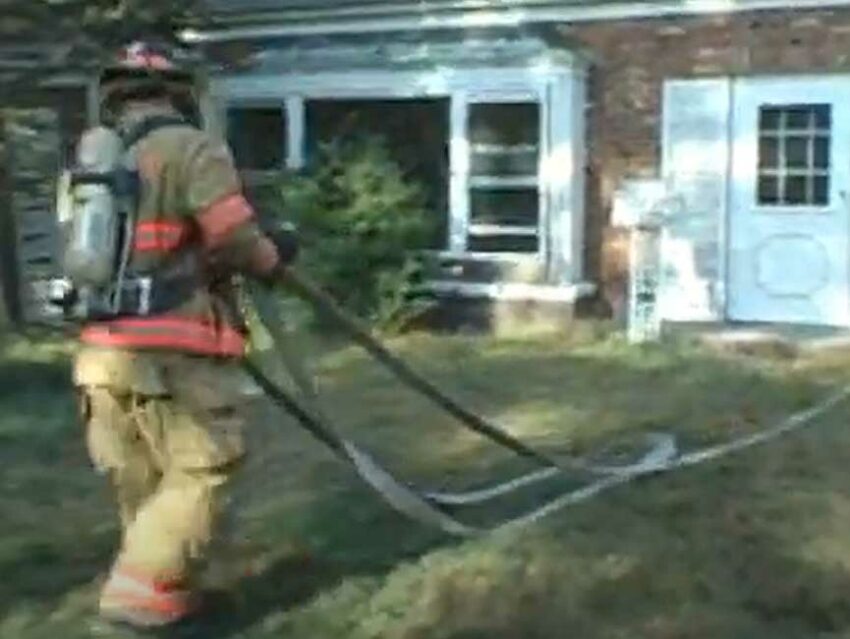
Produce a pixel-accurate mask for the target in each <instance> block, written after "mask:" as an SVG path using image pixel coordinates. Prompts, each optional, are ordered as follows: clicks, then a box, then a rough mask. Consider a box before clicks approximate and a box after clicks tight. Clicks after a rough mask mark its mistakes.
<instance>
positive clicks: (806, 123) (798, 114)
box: [785, 106, 813, 131]
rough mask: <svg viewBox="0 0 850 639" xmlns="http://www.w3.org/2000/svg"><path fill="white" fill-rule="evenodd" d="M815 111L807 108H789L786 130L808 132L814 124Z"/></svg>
mask: <svg viewBox="0 0 850 639" xmlns="http://www.w3.org/2000/svg"><path fill="white" fill-rule="evenodd" d="M812 111H813V109H812V107H806V106H795V107H789V108H788V109H787V110H786V116H785V117H786V120H785V128H786V129H796V130H798V131H799V130H801V129H802V130H806V129H809V128H810V127H811V125H812V124H813V112H812Z"/></svg>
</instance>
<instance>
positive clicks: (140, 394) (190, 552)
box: [74, 43, 296, 627]
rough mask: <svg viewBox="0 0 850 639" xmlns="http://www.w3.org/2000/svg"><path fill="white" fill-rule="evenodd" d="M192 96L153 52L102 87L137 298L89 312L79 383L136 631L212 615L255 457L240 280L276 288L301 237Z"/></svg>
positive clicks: (118, 615) (190, 85) (114, 575)
mask: <svg viewBox="0 0 850 639" xmlns="http://www.w3.org/2000/svg"><path fill="white" fill-rule="evenodd" d="M194 88H195V87H194V82H193V77H192V74H191V73H190V72H188V71H186V70H184V69H182V68H180V67H179V66H178V65H177V64H175V62H174V60H173V58H172V56H171V52H170V51H169V50H168V49H167V48H166V47H162V46H158V45H156V44H150V43H135V44H133V45H131V46H130V47H127V48H126V49H125V50H123V51H122V54H121V56H120V60H119V61H118V62H117V63H116V64H115V65H113V66H110V67H108V68H106V69H105V70H104V71H103V73H102V76H101V78H100V90H101V106H102V117H103V119H104V120H105V121H106V122H107V123H108V124H109V125H110V127H111V129H112V130H114V131H116V132H117V134H118V135H120V138H121V140H122V141H123V142H124V144H125V145H126V148H127V149H128V150H127V154H128V157H132V158H133V161H132V162H131V163H130V164H132V165H133V167H134V170H135V175H136V176H137V178H138V179H137V182H138V183H137V187H136V192H135V193H134V195H133V198H132V199H133V202H134V209H133V215H132V217H131V219H132V229H131V232H130V233H129V234H126V233H125V234H124V235H125V236H127V237H129V238H131V241H128V242H127V243H128V244H129V246H128V247H127V253H126V255H127V257H126V260H125V261H124V263H122V268H120V269H118V270H119V271H121V272H120V273H119V274H118V275H116V277H117V276H120V277H121V278H122V279H121V283H120V286H121V287H122V288H121V290H122V291H124V292H125V294H124V295H123V297H122V301H121V306H120V308H117V307H113V308H112V312H111V313H104V312H101V313H99V314H98V313H91V314H89V315H88V316H87V317H86V321H85V322H84V324H83V326H82V329H81V333H80V341H81V345H80V349H79V351H78V354H77V356H76V360H75V366H74V382H75V385H76V386H77V387H78V389H79V391H80V397H81V404H82V415H83V419H84V423H85V431H86V441H87V445H88V449H89V453H90V456H91V459H92V462H93V464H94V465H95V467H96V468H97V469H98V470H99V471H101V472H102V473H104V474H106V475H108V476H109V477H110V478H111V482H112V484H113V486H114V490H115V495H116V499H117V503H118V510H119V514H120V520H121V525H122V538H121V545H120V550H119V552H118V554H117V557H116V559H115V561H114V564H113V566H112V568H111V571H110V573H109V575H108V577H107V579H106V582H105V584H104V586H103V589H102V592H101V595H100V601H99V611H100V613H101V615H102V616H103V617H104V618H106V619H109V620H112V621H117V622H121V623H126V624H129V625H131V626H136V627H168V626H170V625H171V624H175V623H177V622H181V621H183V620H185V619H187V618H189V617H190V616H192V615H193V614H194V613H195V612H197V611H198V604H199V598H198V596H197V591H198V586H197V576H198V572H199V570H200V568H201V567H202V565H203V562H204V561H205V559H207V555H208V554H209V553H208V552H207V551H208V549H209V545H210V542H211V540H212V539H213V535H214V532H215V530H216V523H217V521H218V520H219V518H220V515H221V510H222V507H223V503H224V502H225V494H224V491H225V489H226V488H227V486H228V483H229V481H230V480H231V478H232V476H233V475H234V472H235V471H236V469H237V468H238V466H239V465H240V462H241V461H242V460H243V458H244V456H245V454H246V451H245V445H244V442H243V428H244V426H245V419H246V418H245V415H246V412H245V409H246V407H247V402H248V400H247V398H246V393H245V388H246V380H245V378H244V377H243V373H242V371H241V368H240V367H239V361H240V358H241V357H242V356H243V351H244V349H245V339H246V338H245V333H244V330H243V329H242V327H241V324H240V322H239V319H238V317H236V316H235V314H234V313H233V311H232V308H233V306H232V304H231V303H229V301H228V300H229V299H230V298H231V295H232V290H231V288H232V287H231V280H232V277H231V276H232V275H234V274H244V275H247V276H253V277H255V278H260V279H266V280H272V279H274V278H275V277H276V276H277V275H278V274H279V273H280V271H281V269H283V268H285V266H286V264H287V263H288V262H289V261H291V260H292V259H294V255H295V252H296V251H295V245H294V244H293V240H292V238H291V237H290V236H285V237H283V238H277V237H274V236H273V235H267V234H265V233H263V232H262V231H261V230H260V227H259V225H258V221H257V220H256V217H255V213H254V211H253V210H252V207H251V205H249V203H248V202H247V201H246V198H245V197H244V195H243V193H242V191H241V188H240V183H239V180H238V179H237V173H236V170H235V168H234V165H233V161H232V159H231V155H230V153H229V151H228V149H227V148H226V147H225V146H224V145H223V144H222V143H221V142H219V141H217V140H215V139H213V138H212V137H211V136H209V135H207V134H206V133H204V132H203V131H201V130H199V129H198V128H196V126H195V125H194V123H193V121H192V120H193V118H194V114H195V113H196V112H197V106H196V102H195V100H194V99H193V96H194ZM81 153H82V152H81ZM82 226H83V227H85V225H82ZM85 248H86V249H87V250H91V246H90V245H86V247H85ZM139 291H141V293H140V292H139Z"/></svg>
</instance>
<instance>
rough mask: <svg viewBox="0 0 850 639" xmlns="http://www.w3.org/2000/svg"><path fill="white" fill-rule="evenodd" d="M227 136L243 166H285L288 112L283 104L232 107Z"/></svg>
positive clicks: (258, 168)
mask: <svg viewBox="0 0 850 639" xmlns="http://www.w3.org/2000/svg"><path fill="white" fill-rule="evenodd" d="M227 139H228V142H229V143H230V148H231V149H232V151H233V156H234V158H235V160H236V166H237V167H239V168H240V169H249V170H266V171H267V170H276V169H282V168H283V167H284V164H285V158H286V115H285V111H284V110H283V107H233V108H231V109H229V110H228V112H227Z"/></svg>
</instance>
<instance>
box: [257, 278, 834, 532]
mask: <svg viewBox="0 0 850 639" xmlns="http://www.w3.org/2000/svg"><path fill="white" fill-rule="evenodd" d="M282 284H283V285H284V286H285V287H286V288H287V289H289V290H290V291H292V292H294V293H296V294H297V295H298V296H300V297H301V298H303V299H304V300H306V301H307V302H309V303H310V304H312V305H313V306H314V307H315V308H316V309H317V311H318V312H319V313H321V314H322V315H324V316H325V317H326V318H329V319H331V320H333V321H334V322H335V323H336V324H337V325H338V326H339V327H340V328H341V329H342V330H343V331H344V332H345V333H346V334H347V335H348V336H349V337H350V338H351V339H352V340H353V341H354V342H356V343H357V344H358V345H359V346H361V347H362V348H364V350H366V352H368V353H369V354H370V355H372V356H373V357H374V359H375V360H376V361H377V362H379V363H380V364H382V365H383V366H385V367H386V368H387V369H388V370H389V371H391V372H392V373H394V374H395V375H396V377H397V378H398V379H399V380H400V381H402V382H404V383H405V384H406V385H408V386H409V387H411V388H413V389H414V390H416V391H418V392H419V393H421V394H422V395H423V396H425V397H426V398H427V399H429V400H431V401H432V402H433V403H434V404H436V405H437V406H439V407H440V408H442V409H443V410H445V411H446V412H447V413H449V414H450V415H452V416H454V417H455V418H457V419H458V421H459V422H460V423H461V424H462V425H463V426H465V427H466V428H468V429H470V430H472V431H474V432H476V433H478V434H479V435H482V436H483V437H485V438H487V439H489V440H490V441H492V442H494V443H496V444H498V445H500V446H502V447H503V448H506V449H508V450H510V451H512V452H513V453H514V454H515V455H517V456H519V457H522V458H524V459H527V460H530V461H532V462H533V463H534V464H535V465H536V466H537V468H536V469H535V470H534V471H532V472H530V473H528V474H526V475H522V476H520V477H516V478H514V479H511V480H508V481H504V482H501V483H498V484H495V485H492V486H487V487H483V488H479V489H475V490H470V491H467V492H461V493H447V492H439V491H431V490H423V489H419V488H417V487H415V486H413V485H411V484H409V483H407V482H404V481H401V480H399V479H397V478H396V477H394V476H393V475H392V474H391V473H390V472H389V471H387V470H386V469H385V468H383V467H382V466H381V465H380V463H378V462H377V461H376V460H375V459H374V458H373V457H372V456H371V455H369V454H368V453H367V452H365V451H364V450H362V449H361V448H359V447H358V446H357V445H356V444H354V443H353V442H351V441H348V440H347V439H345V438H344V437H342V436H341V435H340V434H339V433H338V431H337V429H336V428H335V427H334V425H333V423H332V422H331V420H330V419H329V418H328V417H327V415H325V414H324V412H323V411H322V410H321V407H320V405H319V401H318V396H317V394H316V392H315V390H314V387H313V385H312V384H311V381H310V378H309V375H308V374H307V372H306V370H305V368H304V367H303V365H302V364H301V361H300V359H299V358H298V357H297V356H296V355H295V352H296V351H297V348H295V346H294V344H292V343H291V340H290V339H289V336H288V335H287V331H286V330H285V329H284V328H283V326H282V325H281V322H280V313H279V309H278V308H277V306H276V304H275V300H274V299H273V298H272V297H271V296H270V295H269V294H268V293H266V292H263V291H258V290H257V289H253V291H252V294H251V295H250V296H249V299H248V304H249V306H251V307H252V308H251V310H252V311H253V314H254V315H255V316H256V317H258V318H259V321H260V322H261V324H262V325H263V327H264V328H265V330H266V331H267V332H268V334H269V335H270V337H271V338H272V342H273V344H274V350H275V352H276V354H277V355H279V356H280V358H281V361H282V363H283V365H284V367H285V369H286V371H287V373H288V375H289V377H290V378H291V380H292V381H293V382H294V385H295V388H296V390H297V392H298V394H299V395H300V397H296V396H295V395H294V394H293V393H292V392H290V391H288V390H287V389H285V388H283V386H282V385H280V384H278V383H276V382H275V381H273V380H272V379H271V378H270V377H269V376H267V375H266V374H265V372H264V371H263V369H262V367H260V366H258V365H257V364H255V363H254V362H253V361H251V359H250V358H249V359H248V360H247V361H246V363H245V368H246V370H247V372H248V373H249V374H250V375H251V377H252V378H253V379H254V380H255V381H256V383H257V384H258V386H259V387H260V388H261V390H263V392H264V393H266V395H267V396H268V397H269V398H270V399H271V400H272V401H273V402H275V403H276V404H278V405H279V406H280V407H282V408H283V409H284V410H286V411H287V412H288V413H290V414H291V415H292V416H294V417H295V419H296V420H297V421H298V422H299V423H300V424H301V425H302V426H303V427H304V428H305V429H306V430H308V431H309V432H310V433H311V434H312V435H313V436H314V437H315V438H316V439H318V440H319V441H320V442H322V443H323V444H325V446H327V447H328V449H329V450H331V452H332V453H333V454H334V455H336V456H337V457H338V458H340V459H341V460H343V461H345V462H347V463H349V464H350V465H352V466H353V468H354V469H355V471H356V472H357V473H358V475H359V476H360V477H361V478H362V479H363V480H364V481H365V482H366V483H367V484H368V485H369V486H371V487H372V488H373V489H374V490H376V491H377V492H378V493H379V495H380V496H381V497H382V498H383V499H384V500H385V501H386V502H387V503H388V504H390V505H391V506H392V507H393V508H395V509H396V510H397V511H399V512H401V513H402V514H404V515H406V516H408V517H410V518H412V519H413V520H415V521H418V522H420V523H422V524H425V525H428V526H432V527H435V528H437V529H439V530H442V531H443V532H446V533H448V534H452V535H460V536H469V535H473V534H476V533H480V532H483V531H484V530H486V529H484V528H479V527H475V526H470V525H468V524H465V523H462V522H461V521H459V520H458V519H457V518H456V517H455V513H454V511H455V510H456V509H458V508H460V507H464V506H474V505H479V504H482V503H485V502H488V501H491V500H494V499H497V498H499V497H503V496H505V495H508V494H510V493H512V492H515V491H518V490H520V489H522V488H525V487H528V486H531V485H533V484H537V483H540V482H543V481H547V480H550V479H554V478H557V477H565V478H566V477H570V476H571V475H573V474H574V473H576V472H577V471H578V472H581V473H584V474H585V475H587V474H590V475H591V479H590V481H589V482H588V483H586V484H585V485H583V486H582V487H580V488H577V489H572V490H569V491H567V492H565V493H563V494H561V495H559V496H557V497H555V498H553V499H551V500H550V501H548V502H546V503H544V504H542V505H539V506H537V507H535V508H533V509H532V510H530V511H529V512H526V513H524V514H522V515H520V516H517V517H514V518H511V519H509V520H507V521H502V522H498V523H497V524H496V525H495V526H493V527H491V528H502V527H514V526H519V525H524V524H529V523H532V522H534V521H537V520H538V519H540V518H542V517H544V516H546V515H548V514H550V513H552V512H555V511H556V510H560V509H562V508H565V507H568V506H572V505H575V504H577V503H580V502H582V501H585V500H587V499H590V498H592V497H594V496H596V495H598V494H600V493H602V492H604V491H607V490H610V489H612V488H614V487H616V486H620V485H623V484H626V483H630V482H633V481H635V480H637V479H639V478H641V477H645V476H648V475H654V474H659V473H665V472H670V471H673V470H675V469H679V468H685V467H689V466H694V465H697V464H702V463H706V462H708V461H711V460H714V459H716V458H718V457H721V456H725V455H727V454H731V453H734V452H738V451H740V450H744V449H746V448H749V447H752V446H755V445H758V444H761V443H765V442H767V441H770V440H773V439H775V438H777V437H779V436H782V435H784V434H787V433H789V432H792V431H794V430H797V429H799V428H802V427H803V426H806V425H808V424H810V423H811V422H812V421H813V420H814V419H815V418H816V417H819V416H820V415H822V414H824V413H826V412H827V411H829V410H831V409H832V408H834V407H835V406H837V405H838V404H840V403H841V402H843V401H845V400H846V399H847V398H848V397H850V386H847V387H844V388H841V389H839V390H837V391H835V392H834V393H832V394H830V395H829V396H828V397H827V398H826V399H825V400H823V401H822V402H821V403H819V404H817V405H815V406H814V407H813V408H810V409H807V410H804V411H801V412H800V413H797V414H795V415H792V416H790V417H789V418H787V419H786V420H784V421H783V422H781V423H779V424H778V425H775V426H773V427H771V428H767V429H764V430H762V431H759V432H756V433H753V434H750V435H746V436H743V437H740V438H737V439H734V440H731V441H729V442H725V443H722V444H717V445H713V446H708V447H705V448H702V449H698V450H695V451H692V452H689V453H687V454H684V453H680V452H679V451H678V449H677V445H676V440H675V438H674V437H673V436H672V435H668V434H652V435H650V436H648V444H649V447H648V450H647V451H646V452H645V453H644V454H643V455H642V456H641V457H640V458H639V459H638V460H637V461H635V462H633V463H630V464H626V465H609V466H606V465H599V464H593V463H590V462H588V461H586V460H583V459H577V458H574V457H570V458H567V459H564V460H560V459H555V458H552V457H550V456H548V455H545V454H543V453H540V452H538V451H536V450H534V449H533V448H531V447H529V446H527V445H526V444H524V443H523V442H521V441H519V440H518V439H516V438H515V437H513V436H512V435H511V434H510V433H508V432H507V431H505V430H504V429H502V428H500V427H499V426H497V425H495V424H493V423H491V422H489V421H488V420H486V419H485V418H484V417H482V416H480V415H478V414H476V413H474V412H472V411H471V410H469V409H467V408H465V407H463V406H461V405H460V404H459V403H458V402H457V401H455V400H454V399H452V398H451V397H449V396H448V395H446V394H445V393H444V392H442V391H441V390H440V389H438V388H437V387H436V386H435V385H434V384H433V383H432V382H430V381H429V380H427V379H426V378H424V377H423V376H422V375H420V374H419V373H417V372H416V371H414V370H413V369H412V368H411V367H410V366H409V365H407V364H406V363H405V362H404V361H403V360H401V359H399V358H398V357H397V356H395V355H394V354H392V353H391V352H390V351H389V350H388V349H387V348H386V347H385V346H384V345H383V344H381V343H380V342H378V341H377V340H376V339H375V338H374V337H372V335H371V334H370V332H369V331H368V329H366V328H365V327H364V326H362V325H361V323H360V322H359V321H358V320H356V319H354V318H352V317H350V316H349V315H348V313H346V312H345V311H344V310H343V309H342V308H341V307H340V306H339V305H338V304H337V303H336V302H335V300H333V299H332V298H331V297H330V296H329V295H328V294H327V293H325V292H324V291H322V290H321V289H320V288H319V287H318V286H316V285H315V284H314V283H312V282H311V281H310V280H309V279H308V278H306V277H305V276H304V275H303V274H301V273H298V272H296V271H294V270H288V271H287V273H286V276H285V278H284V280H283V282H282Z"/></svg>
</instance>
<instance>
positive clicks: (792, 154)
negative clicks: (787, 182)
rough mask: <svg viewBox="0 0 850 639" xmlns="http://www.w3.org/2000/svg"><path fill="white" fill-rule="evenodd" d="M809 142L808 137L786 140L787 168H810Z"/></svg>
mask: <svg viewBox="0 0 850 639" xmlns="http://www.w3.org/2000/svg"><path fill="white" fill-rule="evenodd" d="M809 140H810V138H808V137H789V138H787V139H786V140H785V167H786V168H789V169H807V168H809Z"/></svg>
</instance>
